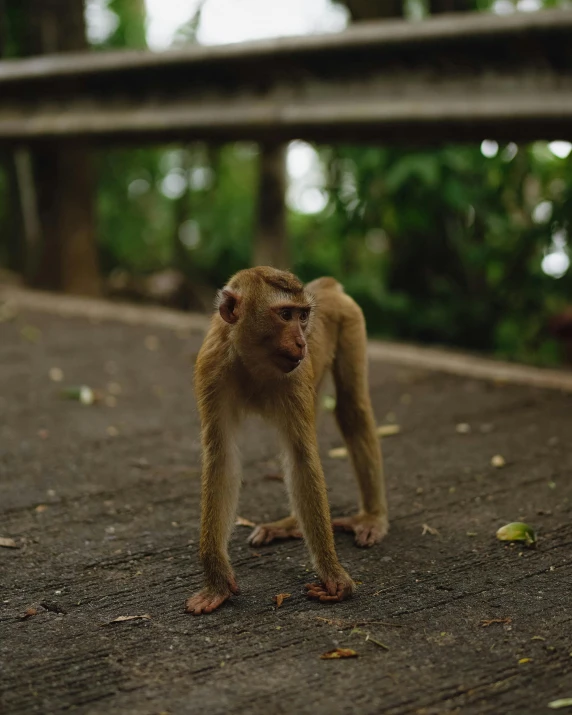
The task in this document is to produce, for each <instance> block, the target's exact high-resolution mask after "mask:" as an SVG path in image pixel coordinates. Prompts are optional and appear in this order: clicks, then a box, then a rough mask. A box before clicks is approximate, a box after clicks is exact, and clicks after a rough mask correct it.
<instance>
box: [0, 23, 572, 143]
mask: <svg viewBox="0 0 572 715" xmlns="http://www.w3.org/2000/svg"><path fill="white" fill-rule="evenodd" d="M571 37H572V11H568V10H550V11H542V12H537V13H522V14H514V15H511V16H508V17H506V16H505V17H497V16H494V15H490V14H485V13H479V14H464V15H451V16H446V15H443V16H439V17H436V18H431V19H428V20H426V21H423V22H418V23H414V22H405V21H401V20H395V21H382V22H368V23H361V24H359V25H357V24H356V25H355V26H353V27H350V28H349V29H348V30H346V31H345V32H343V33H339V34H331V35H322V36H305V37H296V38H286V39H279V40H265V41H262V42H253V43H244V44H238V45H226V46H219V47H208V48H207V47H193V48H189V49H186V50H184V51H183V50H177V51H173V52H165V53H162V54H153V53H149V52H120V53H118V52H113V53H91V54H83V55H82V54H79V55H67V56H65V57H63V56H51V57H42V58H33V59H28V60H18V61H4V62H0V97H1V98H2V100H1V103H0V142H4V143H14V142H33V141H36V140H42V139H56V140H62V139H68V138H74V137H76V138H77V137H82V138H87V139H90V140H94V141H95V140H113V141H119V142H122V143H125V142H137V143H141V142H147V141H168V140H173V139H206V140H208V139H213V140H217V141H228V140H238V139H256V140H264V141H268V142H277V141H284V140H288V139H293V138H306V139H310V140H316V141H337V140H340V141H362V140H365V141H368V142H375V141H380V142H388V141H399V142H406V143H436V142H446V141H455V140H462V141H464V140H468V141H479V140H482V139H484V138H498V139H503V140H505V139H506V140H509V139H513V140H516V141H527V140H533V139H555V138H561V139H571V138H572V41H571V39H570V38H571Z"/></svg>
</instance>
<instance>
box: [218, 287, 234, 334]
mask: <svg viewBox="0 0 572 715" xmlns="http://www.w3.org/2000/svg"><path fill="white" fill-rule="evenodd" d="M238 303H239V296H238V295H237V294H236V293H233V292H232V291H231V290H229V289H228V288H223V289H222V290H221V292H220V294H219V302H218V312H219V313H220V317H221V318H222V319H223V320H224V321H225V322H226V323H230V324H231V325H232V324H233V323H236V321H237V320H238V310H237V308H238Z"/></svg>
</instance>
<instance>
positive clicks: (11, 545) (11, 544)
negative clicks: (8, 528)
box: [0, 536, 18, 549]
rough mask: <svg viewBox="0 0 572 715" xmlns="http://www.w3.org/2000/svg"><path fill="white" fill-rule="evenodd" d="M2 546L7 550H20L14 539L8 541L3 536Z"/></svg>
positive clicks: (0, 541)
mask: <svg viewBox="0 0 572 715" xmlns="http://www.w3.org/2000/svg"><path fill="white" fill-rule="evenodd" d="M0 546H3V547H4V548H5V549H17V548H18V544H17V543H16V542H15V541H14V539H8V538H6V537H3V536H0Z"/></svg>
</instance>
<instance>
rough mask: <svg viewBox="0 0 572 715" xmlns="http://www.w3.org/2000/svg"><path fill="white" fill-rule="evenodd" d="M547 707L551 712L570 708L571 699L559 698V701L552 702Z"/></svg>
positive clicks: (571, 705)
mask: <svg viewBox="0 0 572 715" xmlns="http://www.w3.org/2000/svg"><path fill="white" fill-rule="evenodd" d="M548 707H549V708H552V710H559V709H560V708H569V707H572V698H560V700H553V701H552V702H550V703H548Z"/></svg>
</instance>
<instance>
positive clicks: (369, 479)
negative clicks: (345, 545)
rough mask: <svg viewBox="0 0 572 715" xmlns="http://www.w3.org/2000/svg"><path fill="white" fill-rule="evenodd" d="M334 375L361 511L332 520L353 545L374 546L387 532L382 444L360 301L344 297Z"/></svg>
mask: <svg viewBox="0 0 572 715" xmlns="http://www.w3.org/2000/svg"><path fill="white" fill-rule="evenodd" d="M345 312H346V314H345V315H344V318H343V322H342V325H341V329H340V334H339V338H338V347H337V352H336V358H335V360H334V365H333V376H334V381H335V383H336V413H335V414H336V420H337V422H338V426H339V428H340V431H341V433H342V435H343V436H344V439H345V441H346V444H347V447H348V452H349V454H350V457H351V460H352V465H353V469H354V472H355V475H356V479H357V482H358V485H359V490H360V511H359V512H358V513H357V514H355V515H353V516H349V517H343V518H340V519H333V521H332V525H333V527H334V529H341V530H343V531H352V532H353V533H354V534H355V542H356V544H357V546H373V545H374V544H377V543H378V542H380V541H381V540H382V539H383V537H384V536H385V535H386V534H387V531H388V528H389V522H388V518H387V501H386V496H385V480H384V476H383V462H382V456H381V447H380V444H379V439H378V437H377V434H376V425H375V418H374V414H373V409H372V406H371V400H370V397H369V386H368V377H367V335H366V331H365V321H364V318H363V314H362V312H361V309H360V308H359V306H358V305H357V304H356V303H354V301H353V300H351V298H348V299H347V305H346V306H345Z"/></svg>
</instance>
